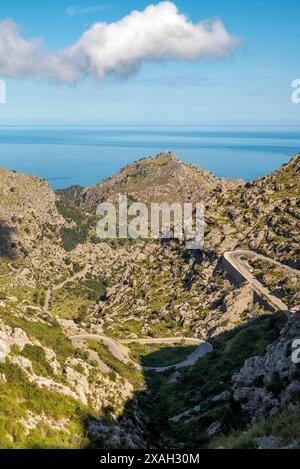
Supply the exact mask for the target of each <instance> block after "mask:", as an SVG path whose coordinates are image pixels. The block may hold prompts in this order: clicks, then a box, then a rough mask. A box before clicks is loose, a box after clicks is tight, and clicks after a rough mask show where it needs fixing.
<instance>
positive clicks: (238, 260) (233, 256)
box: [223, 249, 300, 318]
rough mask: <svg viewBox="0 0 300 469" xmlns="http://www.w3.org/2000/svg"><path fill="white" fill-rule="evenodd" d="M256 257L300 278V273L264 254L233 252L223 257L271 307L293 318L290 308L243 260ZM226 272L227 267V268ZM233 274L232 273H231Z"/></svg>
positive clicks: (246, 251)
mask: <svg viewBox="0 0 300 469" xmlns="http://www.w3.org/2000/svg"><path fill="white" fill-rule="evenodd" d="M247 256H248V257H255V258H257V259H260V260H262V261H264V262H267V263H269V264H273V265H276V266H278V267H280V268H281V269H283V270H284V271H285V272H286V273H287V274H288V275H291V276H293V277H294V276H300V271H299V270H297V269H293V268H292V267H289V266H287V265H284V264H281V263H280V262H278V261H276V260H274V259H271V258H269V257H267V256H263V255H262V254H258V253H256V252H254V251H248V250H243V249H240V250H236V251H232V252H225V254H224V255H223V257H224V259H225V260H226V261H227V262H228V263H229V265H230V266H231V267H232V268H233V269H234V270H235V271H236V272H237V273H238V275H239V276H241V277H242V278H243V279H244V280H245V281H247V282H248V283H249V284H250V285H251V286H252V287H253V289H254V290H255V291H256V292H257V293H258V294H260V295H261V296H262V297H264V298H266V299H267V300H268V302H269V303H270V305H271V306H272V307H273V308H275V309H276V310H278V311H284V313H285V314H286V316H287V317H288V318H290V317H291V312H290V311H289V308H288V306H287V305H286V304H285V303H284V302H283V301H282V300H281V299H280V298H278V297H277V296H275V295H273V294H272V293H271V292H270V291H269V290H268V289H267V288H266V287H265V286H264V285H262V284H261V283H260V282H259V281H258V280H257V279H256V278H255V277H254V275H253V274H252V272H251V267H250V266H249V265H248V264H247V263H245V261H244V260H243V259H242V258H243V257H247ZM225 270H226V266H225ZM230 273H231V274H232V272H230Z"/></svg>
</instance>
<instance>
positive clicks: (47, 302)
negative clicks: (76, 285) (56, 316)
mask: <svg viewBox="0 0 300 469" xmlns="http://www.w3.org/2000/svg"><path fill="white" fill-rule="evenodd" d="M89 268H90V266H89V265H86V266H85V267H84V269H82V270H81V271H80V272H77V273H76V274H74V275H73V276H72V277H68V278H67V279H66V280H64V281H63V282H61V283H58V284H57V285H54V286H53V287H50V288H48V290H47V292H46V297H45V304H44V308H43V309H44V312H45V313H49V312H50V300H51V295H52V293H53V292H54V291H56V290H60V289H61V288H63V287H64V286H65V285H67V284H68V283H71V282H74V280H78V279H80V278H84V277H85V276H86V274H87V273H88V270H89Z"/></svg>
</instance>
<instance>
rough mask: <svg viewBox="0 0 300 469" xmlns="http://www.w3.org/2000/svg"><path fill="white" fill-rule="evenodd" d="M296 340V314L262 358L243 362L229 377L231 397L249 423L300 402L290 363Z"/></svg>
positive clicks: (299, 328) (299, 322)
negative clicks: (241, 366)
mask: <svg viewBox="0 0 300 469" xmlns="http://www.w3.org/2000/svg"><path fill="white" fill-rule="evenodd" d="M299 338H300V314H295V315H294V316H293V317H292V319H291V320H290V321H289V322H288V323H287V325H286V326H285V328H284V329H283V330H282V332H281V336H280V339H279V341H278V342H276V343H275V344H272V345H270V346H269V347H268V348H267V352H266V354H265V355H264V356H262V357H252V358H249V359H248V360H246V361H245V364H244V366H243V368H242V369H241V370H240V372H239V373H237V374H235V375H234V376H233V393H234V394H233V395H234V399H235V401H237V402H238V403H239V404H240V406H241V409H242V411H243V412H244V413H245V414H246V415H247V416H248V418H249V420H250V421H251V422H252V423H255V422H257V421H260V420H264V419H267V418H269V417H275V416H277V415H278V414H279V413H280V412H282V411H283V410H284V409H286V408H289V409H293V406H294V405H298V402H299V399H300V376H299V365H297V364H295V363H293V360H292V343H293V341H294V340H295V339H299Z"/></svg>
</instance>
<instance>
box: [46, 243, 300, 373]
mask: <svg viewBox="0 0 300 469" xmlns="http://www.w3.org/2000/svg"><path fill="white" fill-rule="evenodd" d="M247 256H248V257H250V256H251V257H255V258H257V259H261V260H263V261H265V262H268V263H270V264H273V265H277V266H278V267H280V268H281V269H283V270H284V271H285V272H286V273H287V274H289V275H292V276H300V271H298V270H297V269H293V268H292V267H289V266H286V265H283V264H281V263H280V262H278V261H275V260H274V259H270V258H269V257H267V256H263V255H262V254H258V253H256V252H254V251H250V250H243V249H240V250H235V251H232V252H225V253H224V255H223V259H224V260H225V262H224V263H223V269H224V270H226V271H228V273H229V274H231V276H233V277H234V276H236V279H237V280H239V281H240V280H241V279H242V280H243V281H247V282H248V283H249V284H250V285H251V286H252V288H253V290H254V291H256V292H257V293H258V294H259V295H260V296H261V297H262V298H264V299H266V301H268V302H269V304H270V305H271V306H272V307H273V308H274V309H275V310H279V311H283V312H284V313H285V315H286V316H287V318H290V317H291V312H290V311H289V308H288V306H287V305H286V304H285V303H284V302H283V301H282V300H281V299H280V298H278V297H276V296H275V295H273V294H272V293H271V292H270V291H269V290H268V289H267V288H266V287H265V286H264V285H262V284H261V283H260V282H259V281H258V280H257V279H256V278H255V277H254V275H253V273H252V269H251V267H250V266H249V265H248V264H247V263H246V262H245V261H244V259H243V257H247ZM87 271H88V267H86V268H85V269H83V270H82V271H81V272H78V273H77V274H75V275H74V276H73V277H72V278H69V279H67V280H65V281H64V282H62V283H61V284H59V285H56V286H55V287H53V290H58V289H59V288H62V287H63V286H64V285H65V284H66V283H69V282H71V281H72V280H74V279H77V278H81V277H84V276H85V274H86V272H87ZM47 293H48V292H47ZM50 297H51V291H49V294H47V299H46V305H47V307H49V301H50ZM70 340H71V341H72V343H73V344H74V345H75V346H77V347H79V348H83V347H85V345H84V341H86V340H94V341H96V342H99V343H102V344H104V345H105V346H106V347H107V348H108V350H109V351H110V353H111V354H112V355H113V356H114V357H115V358H116V359H118V360H119V361H121V362H122V363H124V364H125V365H128V366H133V367H135V368H136V369H140V370H144V371H151V370H152V371H156V372H157V373H162V372H164V371H167V370H169V369H171V368H174V369H179V368H184V367H187V366H191V365H194V364H195V363H196V362H197V361H198V360H199V358H202V357H204V356H205V355H206V354H207V353H210V352H212V351H213V347H212V345H211V344H210V343H209V342H205V341H202V340H200V339H196V338H189V337H187V338H185V337H173V338H172V337H167V338H146V339H124V340H118V341H117V340H115V339H111V338H109V337H105V336H101V335H97V334H80V335H76V336H72V337H70ZM133 343H136V344H180V343H186V344H189V345H197V348H196V350H194V351H193V352H192V353H190V355H188V357H187V358H186V359H185V360H183V361H181V362H179V363H176V364H175V365H170V366H158V367H143V366H141V365H139V364H138V363H136V362H134V361H133V360H131V358H130V350H129V349H128V347H126V345H129V344H133ZM88 351H89V354H90V358H92V359H94V360H95V361H97V362H98V365H99V367H100V369H101V370H102V371H104V372H108V370H109V368H108V367H107V365H106V364H105V363H104V362H102V360H101V358H100V357H99V355H98V354H97V353H96V352H95V351H92V350H88Z"/></svg>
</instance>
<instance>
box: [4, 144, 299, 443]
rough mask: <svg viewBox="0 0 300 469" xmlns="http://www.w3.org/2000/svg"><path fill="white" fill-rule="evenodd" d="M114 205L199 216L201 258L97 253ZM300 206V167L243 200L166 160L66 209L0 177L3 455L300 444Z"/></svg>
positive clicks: (61, 201)
mask: <svg viewBox="0 0 300 469" xmlns="http://www.w3.org/2000/svg"><path fill="white" fill-rule="evenodd" d="M120 191H121V192H122V193H127V195H128V197H129V198H130V200H132V201H142V202H144V203H146V204H148V203H150V202H152V201H155V202H163V201H169V202H182V203H183V202H184V201H186V200H188V201H194V202H197V201H202V202H203V203H204V204H205V207H206V220H205V222H206V226H205V246H204V249H203V251H201V252H198V251H197V252H192V251H187V250H185V249H184V246H183V244H182V243H178V242H176V240H172V239H170V240H167V241H166V242H160V240H149V239H148V240H142V239H138V240H131V239H126V240H120V239H111V240H110V239H108V240H106V241H105V242H104V241H102V240H99V239H97V236H96V222H97V218H96V216H95V212H96V207H97V204H98V203H99V202H101V201H104V200H106V201H116V200H117V199H116V198H117V196H118V193H119V192H120ZM299 191H300V156H299V155H296V156H294V157H293V158H292V159H291V160H290V161H289V162H288V163H287V164H285V165H284V166H283V167H282V168H280V169H279V170H277V171H275V172H274V173H271V174H270V175H268V176H265V177H264V178H262V179H260V180H257V181H253V182H251V183H247V184H245V183H244V182H243V181H240V180H227V179H222V178H217V177H215V176H214V175H212V174H211V173H210V172H207V171H205V170H204V169H202V168H200V167H198V166H197V165H186V164H184V163H182V162H181V161H180V160H179V159H178V158H177V157H176V155H174V154H173V153H163V154H160V155H157V156H156V157H152V158H146V159H142V160H140V161H137V162H135V163H132V164H130V165H129V166H127V167H125V168H124V169H123V170H122V171H121V172H120V173H118V174H117V175H115V176H112V177H111V178H109V179H108V180H106V181H104V182H102V183H99V184H98V185H95V186H92V187H89V188H87V189H83V188H70V189H65V190H60V191H57V193H54V192H53V191H52V190H51V188H50V187H49V185H48V183H47V182H46V181H43V180H40V179H38V178H34V177H32V176H29V175H23V174H19V173H13V172H9V171H6V170H0V192H1V199H0V251H1V257H0V339H1V341H3V342H4V343H5V344H6V345H7V347H8V349H9V352H8V353H7V356H6V359H5V361H4V362H3V363H0V400H1V403H2V407H1V409H2V410H1V411H0V428H1V430H0V446H1V447H3V448H21V447H22V448H23V447H26V448H33V447H35V448H37V447H41V448H44V447H51V448H55V447H64V448H86V447H87V448H91V447H92V448H124V447H126V448H155V447H166V448H199V447H204V448H205V447H218V446H224V447H227V446H229V447H230V445H232V446H235V447H240V446H241V447H244V446H247V447H259V446H260V445H261V444H262V443H260V442H259V439H260V438H265V439H266V440H265V441H267V440H268V438H269V437H270V436H272V437H273V438H276V441H277V443H276V444H277V446H278V447H286V446H289V445H296V444H298V443H299V441H298V439H297V430H296V423H295V424H294V423H290V425H291V426H293V425H294V427H295V431H294V430H293V431H292V430H291V432H290V436H289V435H287V434H286V433H284V432H280V431H279V430H278V427H279V426H280V425H282V424H281V423H280V422H283V421H286V422H293V416H296V415H299V404H298V402H299V395H300V382H299V370H298V368H297V366H296V365H295V364H293V363H292V361H291V358H290V356H291V352H292V350H291V342H292V340H293V339H294V338H299V337H300V329H299V327H300V325H299V315H298V313H299V312H300V310H299V307H300V302H299V291H300V275H299V267H300V264H299V242H300V238H299V227H300V192H299ZM297 336H298V337H297ZM11 397H12V398H11ZM12 415H14V416H15V418H12ZM262 422H268V426H267V424H265V426H264V424H263V423H262ZM269 439H270V438H269ZM266 444H267V443H266ZM239 445H240V446H239Z"/></svg>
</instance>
